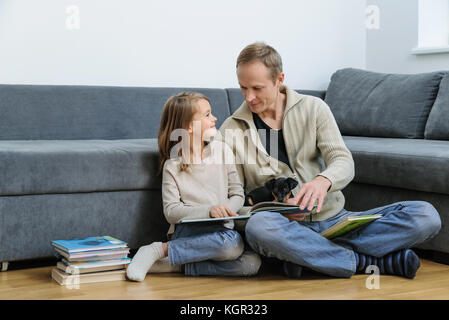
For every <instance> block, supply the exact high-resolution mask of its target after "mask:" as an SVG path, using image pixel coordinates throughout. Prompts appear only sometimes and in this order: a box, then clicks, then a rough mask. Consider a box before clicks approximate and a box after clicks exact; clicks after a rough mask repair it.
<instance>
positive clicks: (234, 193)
mask: <svg viewBox="0 0 449 320" xmlns="http://www.w3.org/2000/svg"><path fill="white" fill-rule="evenodd" d="M205 154H207V157H205V158H204V159H203V160H202V162H201V163H200V164H192V165H191V167H190V168H189V170H188V171H187V172H186V171H180V169H179V164H180V159H179V158H174V159H168V160H167V161H166V162H165V164H164V168H163V171H162V204H163V210H164V215H165V218H166V219H167V221H168V223H170V229H169V230H168V235H170V234H171V233H173V232H174V229H175V224H177V223H179V222H180V221H181V220H182V219H201V218H210V216H209V212H210V209H211V208H212V207H213V206H217V205H226V206H228V207H229V208H230V209H231V210H232V211H234V212H238V211H239V210H240V209H241V208H242V206H243V203H244V202H245V198H244V193H243V186H242V183H241V181H240V178H239V176H238V173H237V170H236V167H235V164H234V155H233V153H232V150H230V148H229V147H228V146H226V145H225V144H224V143H222V142H219V141H214V142H212V143H210V144H209V145H208V146H207V147H206V150H205ZM224 226H225V227H227V228H233V227H234V223H233V221H227V222H226V223H224Z"/></svg>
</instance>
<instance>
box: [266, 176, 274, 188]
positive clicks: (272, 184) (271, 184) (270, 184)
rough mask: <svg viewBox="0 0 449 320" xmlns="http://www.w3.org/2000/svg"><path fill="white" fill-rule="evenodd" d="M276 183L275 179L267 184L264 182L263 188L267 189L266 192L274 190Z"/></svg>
mask: <svg viewBox="0 0 449 320" xmlns="http://www.w3.org/2000/svg"><path fill="white" fill-rule="evenodd" d="M275 182H276V179H274V178H273V179H270V180H268V181H267V182H265V188H267V189H268V190H270V191H271V190H273V188H274V183H275Z"/></svg>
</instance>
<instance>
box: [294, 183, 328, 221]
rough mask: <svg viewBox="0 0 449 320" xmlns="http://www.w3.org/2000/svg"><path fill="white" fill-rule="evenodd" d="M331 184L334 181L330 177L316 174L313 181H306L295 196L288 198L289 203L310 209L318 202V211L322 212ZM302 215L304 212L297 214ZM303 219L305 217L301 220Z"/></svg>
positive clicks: (302, 208)
mask: <svg viewBox="0 0 449 320" xmlns="http://www.w3.org/2000/svg"><path fill="white" fill-rule="evenodd" d="M331 185H332V183H331V182H330V180H329V179H327V178H325V177H323V176H316V177H315V178H314V179H313V180H312V181H310V182H307V183H304V184H303V185H302V186H301V189H299V191H298V193H297V194H296V195H295V197H294V198H290V199H287V203H290V204H296V205H299V208H300V209H301V210H304V208H306V207H307V209H308V210H312V209H313V206H314V205H315V204H316V203H317V209H316V212H320V211H321V207H322V206H323V202H324V198H325V197H326V195H327V191H328V190H329V189H330V187H331ZM300 215H302V214H297V215H295V216H300ZM306 215H307V214H306ZM290 216H293V215H290ZM289 219H290V218H289ZM303 219H304V217H303V218H302V219H301V220H303ZM290 220H297V219H290ZM301 220H297V221H301Z"/></svg>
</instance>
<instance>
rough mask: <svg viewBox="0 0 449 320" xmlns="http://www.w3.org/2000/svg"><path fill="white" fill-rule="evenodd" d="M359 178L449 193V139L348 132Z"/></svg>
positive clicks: (378, 182) (363, 180) (365, 180)
mask: <svg viewBox="0 0 449 320" xmlns="http://www.w3.org/2000/svg"><path fill="white" fill-rule="evenodd" d="M343 139H344V141H345V143H346V146H347V147H348V149H349V150H350V151H351V152H352V156H353V158H354V162H355V178H354V181H355V182H359V183H366V184H375V185H380V186H389V187H398V188H402V189H411V190H418V191H426V192H436V193H441V194H449V184H448V183H447V181H449V171H448V170H447V168H448V166H449V141H442V140H441V141H440V140H424V139H400V138H375V137H359V136H344V137H343Z"/></svg>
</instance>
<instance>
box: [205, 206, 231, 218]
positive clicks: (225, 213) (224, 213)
mask: <svg viewBox="0 0 449 320" xmlns="http://www.w3.org/2000/svg"><path fill="white" fill-rule="evenodd" d="M209 216H210V217H211V218H225V217H236V216H238V214H237V213H235V212H233V211H232V210H231V209H229V208H228V207H227V206H214V207H212V208H211V209H210V211H209Z"/></svg>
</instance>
